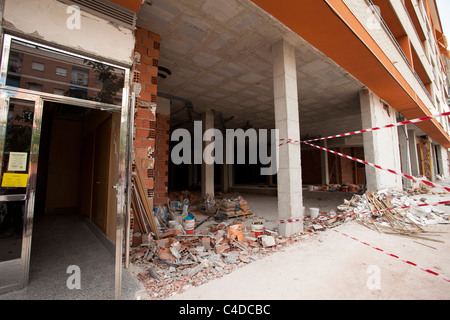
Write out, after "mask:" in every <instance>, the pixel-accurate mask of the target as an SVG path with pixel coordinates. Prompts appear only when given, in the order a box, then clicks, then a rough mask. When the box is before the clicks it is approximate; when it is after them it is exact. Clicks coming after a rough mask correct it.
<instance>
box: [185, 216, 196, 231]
mask: <svg viewBox="0 0 450 320" xmlns="http://www.w3.org/2000/svg"><path fill="white" fill-rule="evenodd" d="M194 227H195V219H185V220H183V229H184V231H185V232H186V234H193V233H194Z"/></svg>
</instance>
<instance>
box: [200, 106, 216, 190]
mask: <svg viewBox="0 0 450 320" xmlns="http://www.w3.org/2000/svg"><path fill="white" fill-rule="evenodd" d="M202 128H203V133H204V132H205V131H206V130H208V129H213V128H214V114H213V113H212V112H211V111H206V112H205V113H203V117H202ZM203 133H202V136H203ZM211 143H214V141H204V142H203V150H205V148H206V146H208V145H209V144H211ZM202 196H203V197H207V196H211V197H214V164H206V163H205V161H204V159H203V160H202Z"/></svg>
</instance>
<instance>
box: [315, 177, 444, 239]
mask: <svg viewBox="0 0 450 320" xmlns="http://www.w3.org/2000/svg"><path fill="white" fill-rule="evenodd" d="M445 193H447V192H446V191H440V190H439V191H433V190H431V189H430V188H429V187H427V186H425V185H422V184H421V185H420V187H419V188H411V189H409V190H407V191H398V190H392V189H387V190H379V191H378V192H371V191H367V192H365V193H364V194H363V195H354V196H353V197H352V198H351V200H350V201H349V200H345V201H344V203H343V204H342V205H339V206H337V210H336V211H332V212H330V213H329V214H328V215H327V213H324V214H322V215H321V216H319V218H318V219H317V220H318V221H319V222H320V224H319V225H322V226H326V227H334V226H336V225H338V224H340V223H343V222H346V221H348V220H356V221H357V222H358V223H359V224H361V225H363V226H365V227H367V228H369V229H371V230H375V231H377V232H380V233H385V234H392V235H397V236H402V237H408V238H413V239H421V240H428V241H436V242H440V240H438V239H435V238H433V237H434V236H436V233H435V232H431V231H427V230H426V229H425V227H427V226H429V225H434V224H449V223H450V214H448V213H445V211H443V210H440V209H438V208H437V207H436V206H432V205H431V204H432V203H427V199H426V198H425V197H422V198H418V196H417V195H420V194H445ZM312 223H313V225H314V223H315V225H317V221H313V222H312Z"/></svg>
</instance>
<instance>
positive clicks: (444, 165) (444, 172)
mask: <svg viewBox="0 0 450 320" xmlns="http://www.w3.org/2000/svg"><path fill="white" fill-rule="evenodd" d="M436 148H437V150H436V151H437V162H438V164H439V174H440V175H441V176H442V177H443V178H449V177H450V172H449V167H448V152H447V149H446V148H444V147H443V146H441V145H438V146H436Z"/></svg>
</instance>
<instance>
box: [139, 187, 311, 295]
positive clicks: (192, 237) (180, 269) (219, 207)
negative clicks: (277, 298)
mask: <svg viewBox="0 0 450 320" xmlns="http://www.w3.org/2000/svg"><path fill="white" fill-rule="evenodd" d="M172 196H173V199H174V200H172V201H170V202H169V203H168V206H167V208H161V207H160V208H158V209H156V208H155V210H154V215H155V216H156V218H157V219H156V220H157V221H158V222H159V223H158V228H159V231H160V232H159V233H158V235H156V234H154V233H147V234H141V233H139V232H135V233H134V238H133V242H132V243H133V246H132V247H131V249H130V261H131V263H132V264H133V266H135V267H136V268H137V270H138V271H137V274H136V275H137V278H138V279H139V280H140V281H141V283H142V284H143V285H144V287H145V288H146V292H147V295H148V296H149V299H165V298H167V297H169V296H171V295H172V294H175V293H181V292H183V291H185V290H187V289H189V288H191V287H195V286H199V285H201V284H203V283H205V282H207V281H210V280H212V279H216V278H221V277H222V276H224V275H225V274H227V273H230V272H232V271H233V270H235V269H236V268H239V267H242V266H245V265H247V264H248V263H251V262H252V261H255V260H258V259H260V258H262V257H264V256H267V255H268V254H271V253H273V252H276V251H279V250H280V249H283V248H284V247H285V246H288V245H291V244H293V243H295V242H297V241H299V240H300V239H304V238H306V237H309V235H310V234H311V233H309V232H304V233H299V234H297V235H294V236H291V237H281V236H279V235H278V233H277V232H276V230H270V229H269V228H267V227H265V226H264V223H265V222H266V223H267V221H266V220H263V219H259V218H256V217H254V216H253V215H252V213H251V209H250V208H249V206H248V204H247V201H245V200H244V199H243V198H242V197H240V196H238V197H235V198H224V199H218V200H216V199H214V198H207V199H199V198H197V197H196V196H195V195H194V194H187V193H180V194H177V195H172ZM182 197H186V198H185V199H184V200H183V201H181V199H182ZM190 201H194V205H192V203H191V202H190ZM193 212H194V213H195V214H193ZM188 216H191V218H192V220H193V222H194V223H195V226H194V227H193V228H188V227H186V224H185V223H184V222H185V220H184V219H186V217H188Z"/></svg>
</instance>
